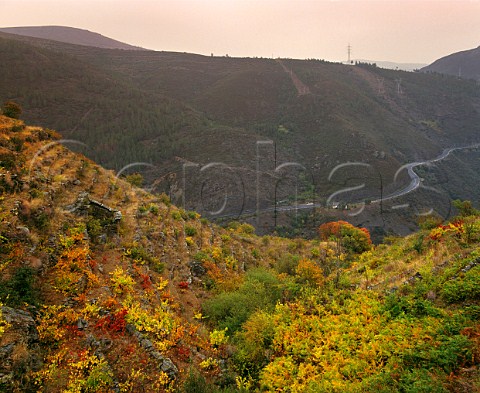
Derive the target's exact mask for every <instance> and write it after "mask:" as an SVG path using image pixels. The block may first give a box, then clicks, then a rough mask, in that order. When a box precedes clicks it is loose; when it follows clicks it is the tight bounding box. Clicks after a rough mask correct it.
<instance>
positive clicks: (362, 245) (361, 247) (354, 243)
mask: <svg viewBox="0 0 480 393" xmlns="http://www.w3.org/2000/svg"><path fill="white" fill-rule="evenodd" d="M318 231H319V234H320V238H321V239H322V240H324V241H328V240H336V241H338V242H339V243H340V245H341V246H342V247H343V248H345V249H346V250H347V251H348V252H350V253H362V252H364V251H368V250H370V249H371V248H372V240H371V238H370V233H369V231H368V230H367V229H366V228H357V227H354V226H353V225H352V224H350V223H349V222H346V221H333V222H328V223H325V224H322V225H320V227H319V228H318Z"/></svg>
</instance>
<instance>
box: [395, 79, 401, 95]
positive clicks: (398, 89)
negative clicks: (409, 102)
mask: <svg viewBox="0 0 480 393" xmlns="http://www.w3.org/2000/svg"><path fill="white" fill-rule="evenodd" d="M395 82H397V94H398V95H400V94H402V93H403V92H402V80H401V79H400V78H398V79H395Z"/></svg>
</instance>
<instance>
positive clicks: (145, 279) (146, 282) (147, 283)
mask: <svg viewBox="0 0 480 393" xmlns="http://www.w3.org/2000/svg"><path fill="white" fill-rule="evenodd" d="M140 277H141V278H142V288H143V289H144V290H148V289H151V288H152V280H151V279H150V276H149V275H148V274H140Z"/></svg>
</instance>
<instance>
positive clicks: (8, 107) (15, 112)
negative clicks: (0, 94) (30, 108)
mask: <svg viewBox="0 0 480 393" xmlns="http://www.w3.org/2000/svg"><path fill="white" fill-rule="evenodd" d="M2 113H3V114H4V115H5V116H7V117H11V118H12V119H18V118H20V115H21V114H22V107H21V106H20V105H18V104H17V103H16V102H13V101H6V102H5V103H4V104H3V107H2Z"/></svg>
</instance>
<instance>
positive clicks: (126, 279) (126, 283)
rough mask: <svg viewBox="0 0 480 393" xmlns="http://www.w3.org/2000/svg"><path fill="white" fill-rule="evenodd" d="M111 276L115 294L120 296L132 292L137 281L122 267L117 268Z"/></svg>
mask: <svg viewBox="0 0 480 393" xmlns="http://www.w3.org/2000/svg"><path fill="white" fill-rule="evenodd" d="M110 275H111V276H112V277H111V278H110V281H111V282H112V287H113V292H115V293H118V294H122V293H124V292H132V290H133V286H134V285H135V281H134V280H133V278H132V277H131V276H130V275H129V274H128V273H126V272H125V271H124V270H123V269H122V268H121V267H120V266H117V267H116V268H115V270H114V271H113V272H112V273H110Z"/></svg>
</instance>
